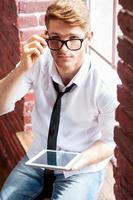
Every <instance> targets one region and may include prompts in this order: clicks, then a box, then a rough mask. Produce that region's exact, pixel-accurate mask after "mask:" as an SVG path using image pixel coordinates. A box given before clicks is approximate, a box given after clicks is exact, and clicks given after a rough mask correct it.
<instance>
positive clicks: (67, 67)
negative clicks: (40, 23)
mask: <svg viewBox="0 0 133 200" xmlns="http://www.w3.org/2000/svg"><path fill="white" fill-rule="evenodd" d="M48 35H49V38H51V39H56V40H63V41H65V40H71V39H85V37H86V35H85V33H84V31H83V30H82V28H81V27H79V26H75V27H72V26H70V25H69V24H68V23H66V22H63V21H62V20H50V22H49V26H48ZM87 42H88V39H87V38H86V39H85V40H84V41H83V42H82V46H81V48H80V49H79V50H76V51H71V50H70V49H68V48H67V47H66V45H65V44H63V46H62V48H61V49H60V50H57V51H53V50H51V54H52V56H53V59H54V61H55V63H56V64H57V70H58V71H59V73H60V72H61V73H75V72H77V71H78V70H79V68H80V66H81V64H82V63H83V60H84V56H85V50H86V45H87ZM79 43H80V41H79ZM69 44H70V43H69ZM70 45H71V44H70ZM70 47H71V46H70Z"/></svg>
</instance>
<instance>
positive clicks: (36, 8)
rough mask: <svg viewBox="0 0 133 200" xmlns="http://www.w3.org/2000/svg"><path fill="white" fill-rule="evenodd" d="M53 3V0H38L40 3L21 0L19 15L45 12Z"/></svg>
mask: <svg viewBox="0 0 133 200" xmlns="http://www.w3.org/2000/svg"><path fill="white" fill-rule="evenodd" d="M52 2H53V0H45V1H42V0H40V1H39V0H38V1H34V0H33V1H25V0H19V3H18V12H19V13H34V12H45V11H46V8H47V7H48V6H49V5H50V4H51V3H52Z"/></svg>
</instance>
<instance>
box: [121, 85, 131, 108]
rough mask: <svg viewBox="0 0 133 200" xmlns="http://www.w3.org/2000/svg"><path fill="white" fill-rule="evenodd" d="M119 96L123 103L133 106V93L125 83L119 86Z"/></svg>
mask: <svg viewBox="0 0 133 200" xmlns="http://www.w3.org/2000/svg"><path fill="white" fill-rule="evenodd" d="M117 98H118V101H119V102H120V103H121V104H122V105H124V106H131V107H133V94H132V93H131V91H130V90H129V89H128V88H127V87H125V86H124V85H118V86H117Z"/></svg>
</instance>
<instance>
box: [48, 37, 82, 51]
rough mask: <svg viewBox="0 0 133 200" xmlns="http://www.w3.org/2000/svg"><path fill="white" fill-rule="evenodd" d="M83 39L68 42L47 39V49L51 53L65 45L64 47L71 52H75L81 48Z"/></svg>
mask: <svg viewBox="0 0 133 200" xmlns="http://www.w3.org/2000/svg"><path fill="white" fill-rule="evenodd" d="M84 40H85V38H84V39H70V40H58V39H52V38H49V39H47V40H46V42H47V44H48V47H49V48H50V49H51V50H53V51H58V50H60V49H61V48H62V46H63V45H64V44H65V45H66V47H67V48H68V49H69V50H71V51H77V50H79V49H80V48H81V47H82V43H83V41H84Z"/></svg>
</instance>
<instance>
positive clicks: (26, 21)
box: [17, 15, 38, 28]
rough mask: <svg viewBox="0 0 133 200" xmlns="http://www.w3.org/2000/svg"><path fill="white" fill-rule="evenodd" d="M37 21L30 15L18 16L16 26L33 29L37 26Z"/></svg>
mask: <svg viewBox="0 0 133 200" xmlns="http://www.w3.org/2000/svg"><path fill="white" fill-rule="evenodd" d="M37 23H38V20H37V17H36V16H31V15H25V16H24V15H23V16H18V18H17V24H18V27H19V28H27V27H34V26H37Z"/></svg>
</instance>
